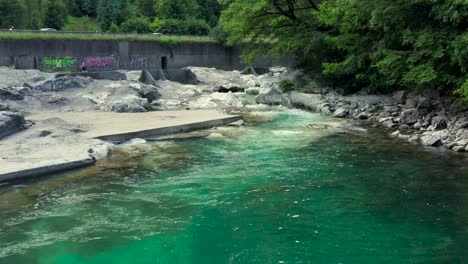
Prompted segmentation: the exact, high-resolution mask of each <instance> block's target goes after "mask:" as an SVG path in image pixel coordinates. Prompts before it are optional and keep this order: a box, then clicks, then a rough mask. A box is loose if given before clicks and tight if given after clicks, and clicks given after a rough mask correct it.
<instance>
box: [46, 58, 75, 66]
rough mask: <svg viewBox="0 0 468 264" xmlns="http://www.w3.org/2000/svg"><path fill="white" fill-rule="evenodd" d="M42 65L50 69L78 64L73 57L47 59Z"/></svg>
mask: <svg viewBox="0 0 468 264" xmlns="http://www.w3.org/2000/svg"><path fill="white" fill-rule="evenodd" d="M42 63H43V64H44V65H45V66H47V67H50V68H64V67H68V66H72V65H74V64H75V63H76V59H75V58H72V57H45V58H43V59H42Z"/></svg>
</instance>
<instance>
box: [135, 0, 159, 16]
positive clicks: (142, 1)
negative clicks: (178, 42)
mask: <svg viewBox="0 0 468 264" xmlns="http://www.w3.org/2000/svg"><path fill="white" fill-rule="evenodd" d="M135 3H136V8H137V13H138V15H140V16H145V17H148V18H153V17H154V16H155V11H154V1H153V0H136V1H135Z"/></svg>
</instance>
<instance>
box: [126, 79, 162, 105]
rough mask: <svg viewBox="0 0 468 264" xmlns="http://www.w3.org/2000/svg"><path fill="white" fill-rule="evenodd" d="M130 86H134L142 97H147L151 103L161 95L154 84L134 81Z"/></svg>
mask: <svg viewBox="0 0 468 264" xmlns="http://www.w3.org/2000/svg"><path fill="white" fill-rule="evenodd" d="M130 87H131V88H133V89H134V90H135V91H136V92H137V93H138V94H139V95H140V96H141V97H143V98H146V99H147V100H148V102H149V103H151V102H153V101H155V100H157V99H159V98H160V97H161V94H160V93H159V89H158V87H156V86H153V85H146V84H140V83H132V84H130Z"/></svg>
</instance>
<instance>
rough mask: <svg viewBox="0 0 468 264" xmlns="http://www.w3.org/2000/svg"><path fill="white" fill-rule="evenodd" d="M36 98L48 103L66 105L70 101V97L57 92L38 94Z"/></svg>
mask: <svg viewBox="0 0 468 264" xmlns="http://www.w3.org/2000/svg"><path fill="white" fill-rule="evenodd" d="M36 98H37V99H38V100H39V101H40V102H41V103H43V104H46V105H64V104H68V103H70V100H68V98H66V97H63V96H61V95H57V94H40V95H37V96H36Z"/></svg>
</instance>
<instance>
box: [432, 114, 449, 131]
mask: <svg viewBox="0 0 468 264" xmlns="http://www.w3.org/2000/svg"><path fill="white" fill-rule="evenodd" d="M431 125H432V126H433V127H434V130H441V129H446V128H447V120H446V117H443V116H435V117H434V118H432V121H431Z"/></svg>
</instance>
